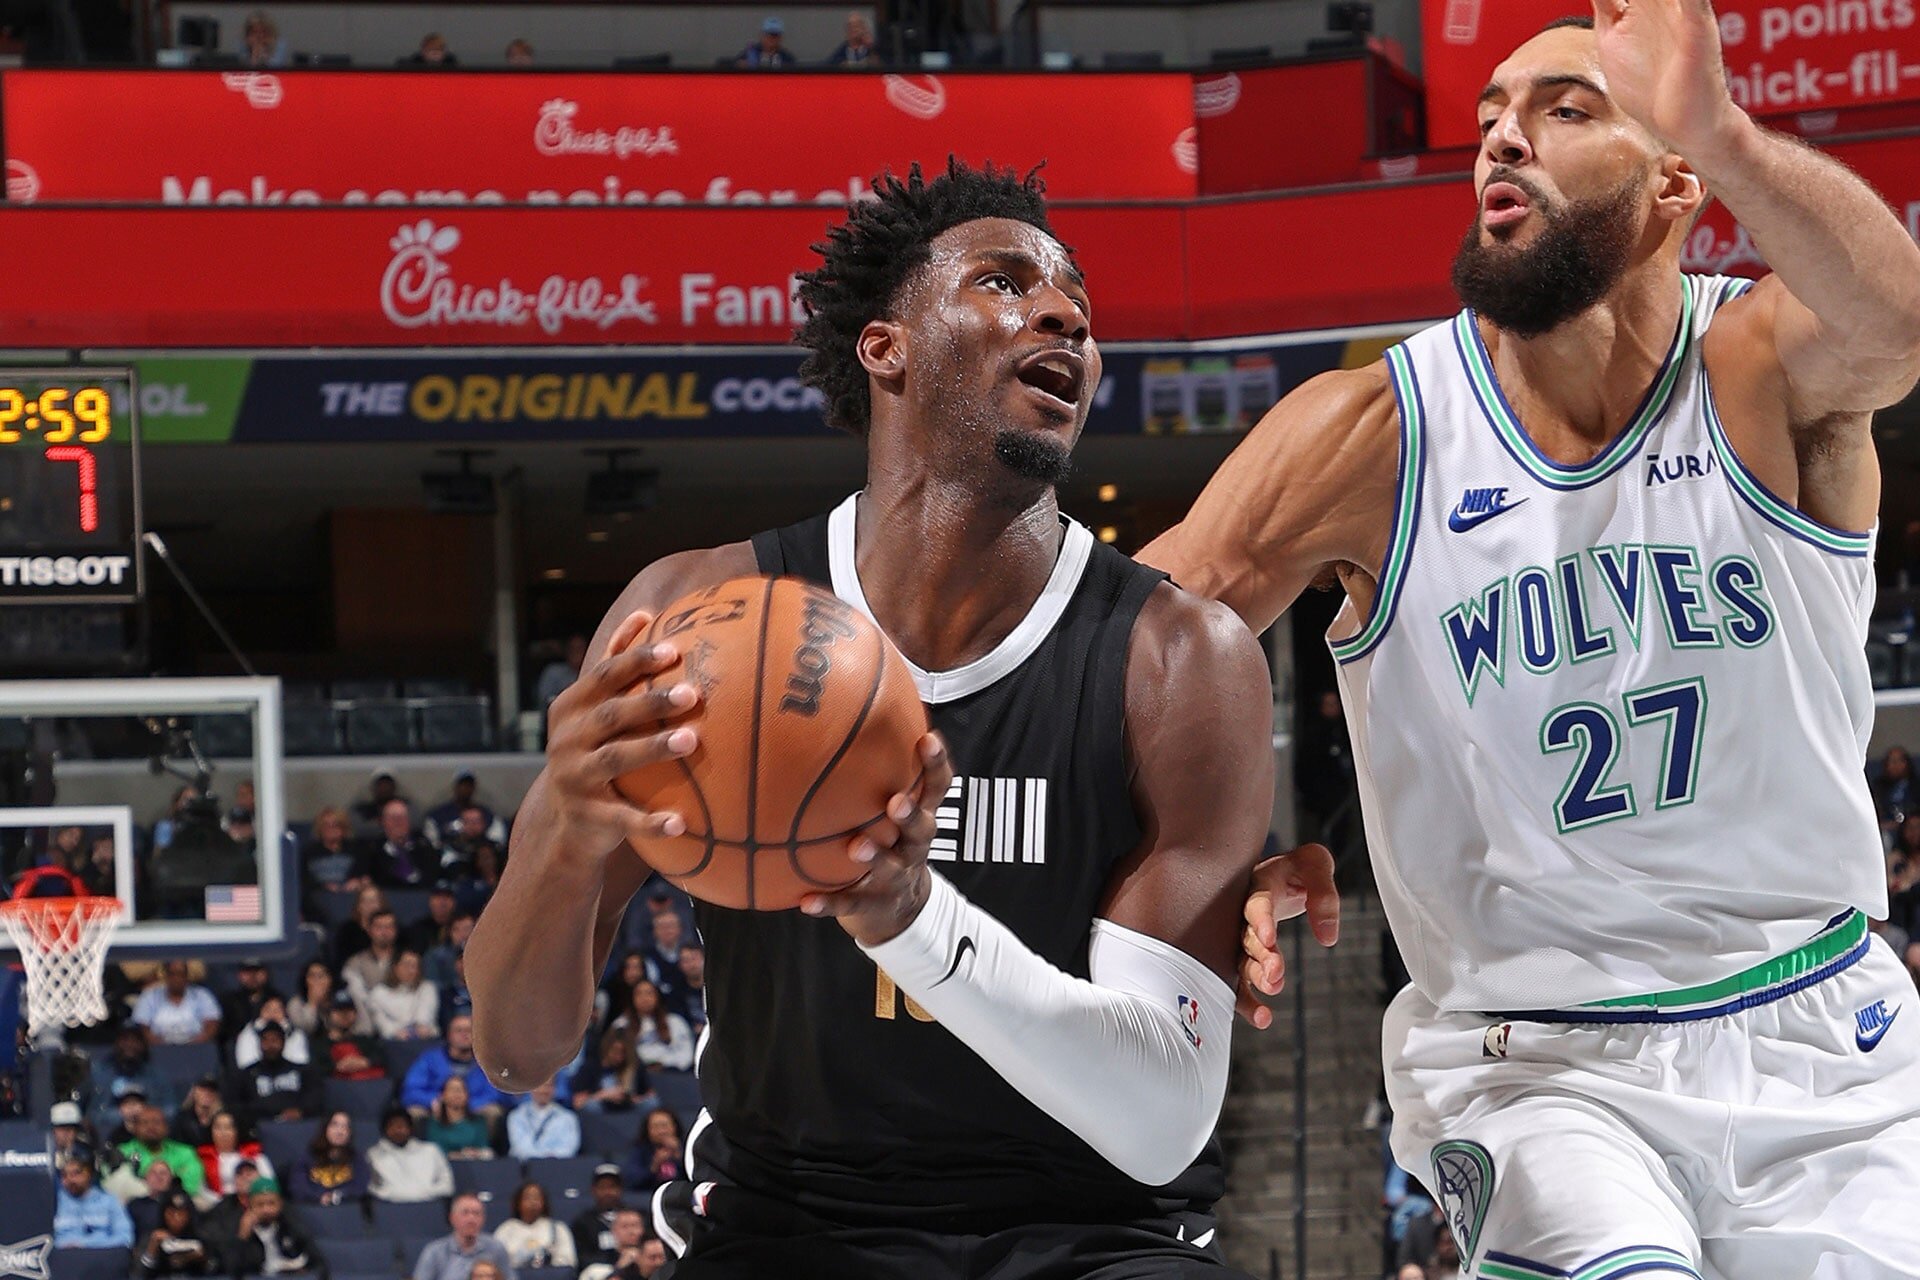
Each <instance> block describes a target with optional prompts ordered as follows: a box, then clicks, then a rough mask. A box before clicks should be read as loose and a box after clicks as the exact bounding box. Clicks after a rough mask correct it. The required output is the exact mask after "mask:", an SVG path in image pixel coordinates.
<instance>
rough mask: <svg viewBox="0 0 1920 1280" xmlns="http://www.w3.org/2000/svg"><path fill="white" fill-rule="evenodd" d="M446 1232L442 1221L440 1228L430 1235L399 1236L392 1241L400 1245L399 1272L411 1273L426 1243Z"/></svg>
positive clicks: (405, 1274)
mask: <svg viewBox="0 0 1920 1280" xmlns="http://www.w3.org/2000/svg"><path fill="white" fill-rule="evenodd" d="M446 1234H447V1227H446V1225H445V1224H444V1223H443V1224H441V1228H440V1230H438V1231H436V1232H434V1233H433V1234H432V1235H430V1236H401V1237H400V1238H399V1239H398V1240H396V1241H395V1242H394V1243H395V1244H397V1245H399V1246H400V1274H401V1275H403V1276H410V1275H412V1274H413V1270H414V1267H415V1265H416V1264H418V1263H419V1261H420V1255H421V1253H422V1252H424V1251H425V1250H426V1247H427V1246H428V1245H430V1244H432V1243H433V1242H434V1241H435V1240H438V1239H439V1238H440V1237H441V1236H444V1235H446Z"/></svg>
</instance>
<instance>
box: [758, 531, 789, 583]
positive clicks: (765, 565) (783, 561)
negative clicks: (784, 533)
mask: <svg viewBox="0 0 1920 1280" xmlns="http://www.w3.org/2000/svg"><path fill="white" fill-rule="evenodd" d="M753 558H754V561H755V565H756V567H757V568H758V569H759V570H760V572H761V573H764V574H768V575H770V576H773V577H781V576H784V575H785V574H786V572H787V552H786V548H785V547H782V546H781V545H780V531H779V530H778V529H763V530H761V531H760V532H759V533H756V534H754V535H753Z"/></svg>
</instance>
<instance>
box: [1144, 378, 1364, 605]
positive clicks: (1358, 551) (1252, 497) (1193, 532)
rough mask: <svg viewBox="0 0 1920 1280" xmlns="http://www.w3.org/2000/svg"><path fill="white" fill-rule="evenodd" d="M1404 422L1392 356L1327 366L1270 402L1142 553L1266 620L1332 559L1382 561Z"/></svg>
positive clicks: (1189, 584) (1184, 582)
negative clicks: (1363, 364) (1391, 375)
mask: <svg viewBox="0 0 1920 1280" xmlns="http://www.w3.org/2000/svg"><path fill="white" fill-rule="evenodd" d="M1399 432H1400V417H1399V409H1398V407H1397V406H1396V404H1395V403H1394V398H1393V390H1392V384H1391V382H1390V380H1389V379H1388V377H1387V369H1386V365H1385V364H1384V363H1380V364H1374V365H1370V366H1368V367H1367V368H1364V369H1341V370H1336V371H1334V372H1332V373H1324V374H1321V375H1320V376H1319V377H1317V378H1314V379H1312V380H1310V381H1308V382H1306V383H1304V384H1303V385H1301V386H1299V387H1297V388H1295V389H1294V390H1293V391H1292V392H1291V393H1289V394H1288V395H1287V396H1286V397H1285V398H1284V399H1282V400H1281V401H1280V403H1279V404H1277V405H1275V406H1274V407H1273V408H1272V409H1269V410H1268V411H1267V415H1266V417H1264V418H1262V419H1261V420H1260V423H1259V425H1258V426H1256V427H1254V429H1253V430H1252V431H1250V432H1248V433H1247V438H1246V439H1245V440H1243V441H1241V442H1240V445H1239V446H1238V447H1237V448H1236V449H1234V451H1233V454H1232V456H1230V457H1229V458H1228V459H1227V460H1226V461H1225V462H1224V463H1222V464H1221V465H1220V469H1219V470H1218V471H1216V472H1214V474H1213V479H1212V480H1210V481H1208V482H1207V487H1206V488H1205V489H1204V490H1203V491H1202V492H1201V494H1200V497H1199V498H1198V499H1197V500H1195V502H1194V504H1193V509H1192V510H1190V511H1188V512H1187V515H1186V518H1185V519H1184V520H1182V521H1181V522H1180V523H1179V524H1177V525H1175V526H1174V527H1173V528H1171V529H1169V530H1167V531H1166V532H1165V533H1163V534H1161V535H1160V536H1159V537H1158V538H1155V539H1154V540H1153V541H1152V542H1151V543H1149V544H1148V545H1147V547H1146V548H1145V549H1144V550H1142V551H1141V552H1140V555H1139V557H1138V558H1139V560H1140V561H1141V563H1143V564H1150V565H1152V566H1154V567H1155V568H1156V569H1164V570H1165V571H1166V572H1167V573H1168V574H1169V575H1170V576H1171V577H1172V578H1173V580H1174V581H1175V582H1177V583H1179V584H1180V586H1182V587H1183V588H1185V589H1186V590H1188V591H1191V592H1193V593H1194V594H1195V595H1200V596H1205V597H1207V598H1209V599H1213V600H1218V601H1220V602H1221V603H1223V604H1225V605H1227V606H1228V607H1229V608H1231V609H1232V610H1233V611H1234V612H1235V613H1237V614H1239V615H1240V617H1241V619H1242V620H1243V621H1245V622H1246V624H1247V626H1248V627H1250V628H1252V629H1253V630H1254V631H1255V632H1261V631H1265V630H1266V629H1267V628H1268V627H1270V626H1272V625H1273V622H1274V619H1276V618H1278V617H1279V616H1280V614H1281V613H1282V612H1283V611H1284V610H1285V609H1286V607H1287V606H1288V605H1290V604H1292V603H1293V601H1294V599H1295V598H1296V597H1298V596H1299V594H1300V593H1301V592H1302V591H1304V590H1306V588H1307V586H1308V585H1309V584H1310V583H1312V582H1313V580H1314V579H1315V578H1318V577H1320V576H1321V575H1322V574H1324V573H1325V572H1327V570H1328V569H1329V568H1331V567H1334V566H1339V565H1343V564H1352V565H1356V566H1358V567H1359V568H1360V570H1361V571H1362V572H1364V573H1372V572H1374V571H1376V570H1377V569H1378V568H1379V566H1380V562H1381V560H1382V559H1384V558H1385V556H1386V548H1387V539H1388V537H1389V536H1390V531H1391V525H1392V523H1393V499H1394V478H1395V475H1396V472H1397V468H1398V463H1399V457H1400V435H1399Z"/></svg>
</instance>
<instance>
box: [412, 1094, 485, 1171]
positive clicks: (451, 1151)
mask: <svg viewBox="0 0 1920 1280" xmlns="http://www.w3.org/2000/svg"><path fill="white" fill-rule="evenodd" d="M470 1102H471V1099H470V1098H469V1096H468V1094H467V1082H466V1080H465V1079H464V1078H462V1077H460V1076H457V1075H456V1076H448V1077H447V1078H446V1080H445V1081H444V1082H443V1083H442V1084H441V1086H440V1096H439V1097H437V1098H435V1099H434V1100H433V1110H432V1111H430V1112H428V1113H427V1141H428V1142H431V1143H432V1144H433V1145H434V1146H436V1147H438V1148H440V1149H441V1150H442V1151H444V1152H446V1153H447V1159H449V1160H491V1159H493V1133H492V1130H491V1129H490V1128H489V1127H488V1125H487V1122H486V1120H485V1119H484V1118H483V1117H481V1116H479V1115H476V1114H475V1113H474V1110H473V1107H472V1106H471V1105H470Z"/></svg>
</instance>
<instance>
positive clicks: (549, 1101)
mask: <svg viewBox="0 0 1920 1280" xmlns="http://www.w3.org/2000/svg"><path fill="white" fill-rule="evenodd" d="M556 1092H557V1091H556V1089H555V1088H554V1082H553V1081H551V1080H548V1081H547V1082H545V1083H544V1084H537V1085H535V1086H534V1087H533V1090H532V1092H530V1093H529V1094H528V1095H527V1100H526V1101H525V1102H522V1103H521V1104H520V1105H519V1106H517V1107H515V1108H514V1109H513V1110H512V1111H510V1112H508V1113H507V1154H508V1155H510V1156H512V1157H513V1158H514V1159H515V1160H540V1159H545V1158H548V1157H560V1156H577V1155H579V1154H580V1117H579V1116H576V1115H575V1114H573V1112H571V1111H569V1110H567V1109H566V1108H565V1107H563V1106H561V1105H560V1104H559V1103H557V1102H555V1101H554V1095H555V1093H556ZM542 1212H544V1210H542ZM537 1265H540V1266H545V1265H546V1264H545V1263H540V1264H537Z"/></svg>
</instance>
